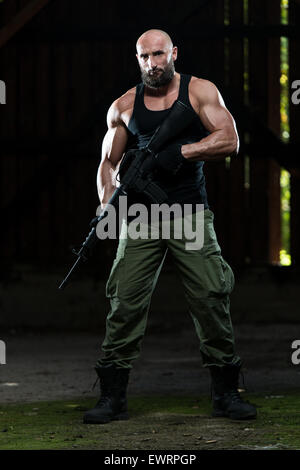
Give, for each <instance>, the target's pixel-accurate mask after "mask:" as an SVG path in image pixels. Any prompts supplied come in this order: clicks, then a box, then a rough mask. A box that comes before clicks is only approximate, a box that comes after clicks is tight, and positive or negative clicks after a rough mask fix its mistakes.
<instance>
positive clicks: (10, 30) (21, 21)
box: [0, 0, 49, 47]
mask: <svg viewBox="0 0 300 470" xmlns="http://www.w3.org/2000/svg"><path fill="white" fill-rule="evenodd" d="M47 3H49V0H32V1H31V2H30V3H29V4H28V5H26V7H24V8H22V10H21V11H20V12H19V13H17V14H16V16H15V17H14V18H13V19H12V20H11V21H10V22H9V23H8V24H7V25H6V26H4V27H3V28H2V29H1V30H0V47H2V46H4V44H6V43H7V41H9V40H10V39H11V38H12V37H13V36H14V35H15V34H16V33H17V32H18V31H19V30H20V29H21V28H23V26H24V25H25V24H26V23H28V21H30V20H31V19H32V18H33V17H34V16H35V15H36V14H37V13H38V12H39V11H40V10H41V9H42V8H44V7H45V6H46V5H47Z"/></svg>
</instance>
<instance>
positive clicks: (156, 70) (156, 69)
mask: <svg viewBox="0 0 300 470" xmlns="http://www.w3.org/2000/svg"><path fill="white" fill-rule="evenodd" d="M155 72H164V69H161V68H155V69H151V70H149V71H148V75H151V74H153V73H155Z"/></svg>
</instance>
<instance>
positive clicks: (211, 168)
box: [0, 0, 300, 268]
mask: <svg viewBox="0 0 300 470" xmlns="http://www.w3.org/2000/svg"><path fill="white" fill-rule="evenodd" d="M26 4H28V1H27V2H26V1H25V0H21V1H17V0H10V1H5V2H3V3H0V15H1V16H0V20H1V25H2V26H3V25H5V24H8V23H9V21H10V20H11V19H12V18H13V17H14V15H16V13H17V12H19V11H21V10H22V8H23V7H24V6H25V5H26ZM279 5H280V0H272V1H270V0H266V1H261V0H249V25H251V26H255V27H256V26H257V27H258V28H260V27H261V29H260V30H259V31H262V30H263V27H264V25H270V24H279V21H280V17H279ZM228 7H229V10H228V11H229V13H228V15H229V16H228V18H227V19H229V25H228V26H227V30H226V31H225V29H224V1H223V0H211V1H205V0H202V1H189V2H182V1H178V0H175V1H172V2H170V1H166V2H158V1H153V2H151V5H150V4H149V5H148V4H145V5H143V8H142V9H141V8H140V7H139V3H138V2H134V1H133V2H110V3H108V2H101V1H97V0H89V1H88V2H86V1H83V0H80V1H77V2H72V1H71V0H60V1H59V0H51V1H50V2H49V4H48V5H47V6H46V7H45V8H44V9H43V10H41V12H40V13H39V14H37V15H36V16H35V17H34V18H33V19H32V21H30V22H29V23H28V24H27V25H25V26H24V28H22V30H21V31H20V32H18V33H17V34H16V35H15V36H14V38H12V39H11V40H10V41H8V42H7V44H6V45H4V46H3V47H2V48H1V49H0V79H2V80H5V82H6V85H7V104H6V105H5V106H1V108H0V112H1V115H0V146H1V162H0V164H1V214H2V222H4V228H2V231H1V248H0V250H1V253H0V256H1V259H2V260H3V261H4V262H5V264H6V265H7V264H9V263H12V262H14V263H23V264H24V263H25V264H26V263H28V264H38V265H42V266H48V267H49V266H51V265H61V264H63V263H65V262H66V260H67V259H68V257H69V255H68V247H69V245H71V244H72V243H76V242H77V243H79V242H81V241H82V239H83V237H84V236H85V235H86V231H87V228H88V222H89V220H90V219H91V218H92V217H93V216H94V213H95V210H96V207H97V205H98V198H97V193H96V186H95V178H96V171H97V167H98V164H99V158H100V146H101V140H102V138H103V135H104V133H105V125H106V123H105V118H106V111H107V109H108V107H109V105H110V103H111V102H112V101H113V100H114V99H115V98H116V97H117V96H119V95H120V94H122V93H123V92H125V91H126V90H127V89H128V88H129V87H132V86H134V85H135V84H136V83H137V82H138V81H140V78H139V71H138V67H137V64H136V59H135V41H136V38H137V37H138V35H139V34H141V33H142V32H143V31H144V30H146V29H148V28H151V27H158V28H162V29H166V30H167V31H168V32H169V33H170V34H171V36H172V37H173V38H174V42H175V43H176V45H178V47H179V58H178V61H177V66H176V68H177V70H178V71H182V72H185V73H191V74H193V75H196V76H199V77H203V78H206V79H209V80H211V81H213V82H214V83H216V85H217V86H218V87H219V89H220V91H221V93H222V94H223V96H224V98H225V102H226V105H227V107H228V108H229V110H230V111H232V113H233V114H234V117H235V118H236V120H237V126H238V130H239V133H240V138H241V151H240V154H239V156H238V157H237V158H235V159H231V161H230V162H228V161H227V162H225V161H223V162H218V163H210V164H206V165H205V167H206V168H205V173H206V178H207V189H208V197H209V202H210V205H211V209H212V210H213V211H214V213H215V224H216V230H217V234H218V238H219V242H220V244H221V246H222V249H223V254H224V257H225V258H227V259H228V261H229V262H231V263H232V264H233V266H234V267H236V268H239V267H240V268H243V267H244V266H245V265H246V264H252V265H265V264H268V263H270V262H276V261H278V252H279V248H280V200H279V166H278V164H277V163H276V162H275V160H274V159H273V155H272V154H271V153H268V149H267V148H266V149H263V152H262V150H261V149H260V151H259V152H258V151H257V145H258V144H257V140H256V132H255V130H253V128H251V126H250V127H249V120H248V117H247V116H248V115H247V113H246V111H245V109H246V108H247V106H248V107H249V108H250V109H251V111H252V112H253V113H255V116H256V118H257V122H261V123H262V125H264V126H267V127H268V128H270V129H271V130H272V131H273V133H274V136H276V135H277V136H279V123H280V121H279V119H280V116H279V98H280V97H279V93H280V88H279V77H280V68H279V64H280V63H279V53H280V51H279V38H278V37H276V35H275V36H274V35H273V36H270V37H268V36H267V35H266V34H261V33H260V34H258V35H255V34H252V33H251V34H250V33H249V34H248V33H247V31H246V30H245V29H243V24H244V22H245V18H244V10H243V2H242V1H236V0H229V2H228ZM157 11H159V17H158V14H157ZM297 12H298V13H299V10H297ZM229 28H231V29H229ZM234 28H235V29H234ZM244 37H248V38H249V39H248V50H249V56H248V57H245V42H244ZM292 44H293V46H292V47H293V49H292V51H291V58H292V61H291V67H295V68H296V67H298V68H299V66H298V65H297V63H298V62H299V61H297V60H296V57H298V56H299V55H297V53H296V52H298V51H299V38H297V39H295V40H294V42H293V43H292ZM246 61H248V68H249V86H250V89H249V92H248V94H247V92H245V88H244V72H245V63H246ZM292 70H293V69H292ZM298 78H300V76H299V77H298ZM245 106H246V108H245ZM241 110H242V111H241ZM293 119H294V120H293V124H292V125H293V126H294V129H295V118H293ZM294 135H296V134H295V133H293V132H292V136H294ZM293 138H295V139H296V138H297V137H293ZM262 153H265V157H266V158H261V154H262ZM256 154H259V155H260V157H259V158H257V155H256ZM246 157H247V158H249V161H250V186H249V185H247V184H245V164H246V163H245V162H246ZM293 185H294V183H293ZM296 193H297V192H296V190H295V189H294V194H295V196H294V198H298V196H297V195H296ZM297 194H298V193H297ZM295 200H296V199H295ZM293 201H294V199H293ZM292 226H293V227H294V226H295V221H294V222H293V225H292ZM298 228H299V226H298ZM298 228H297V230H298ZM298 231H299V230H298ZM294 244H295V242H294ZM112 247H114V244H113V243H104V244H103V246H102V247H101V248H100V253H101V259H103V260H104V261H105V260H106V259H108V258H110V256H111V253H112V249H113V248H112ZM295 250H296V249H295V248H294V251H295ZM110 261H111V259H109V262H110ZM94 263H96V264H97V263H99V260H94Z"/></svg>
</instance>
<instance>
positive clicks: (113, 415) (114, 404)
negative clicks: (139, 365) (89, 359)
mask: <svg viewBox="0 0 300 470" xmlns="http://www.w3.org/2000/svg"><path fill="white" fill-rule="evenodd" d="M95 370H96V372H97V374H98V377H99V379H100V392H101V394H100V399H99V400H98V402H97V403H96V406H95V408H93V409H91V410H89V411H87V412H86V413H85V414H84V417H83V422H84V423H86V424H103V423H108V422H109V421H112V420H123V419H124V420H125V419H129V416H128V411H127V399H126V389H127V384H128V378H129V369H124V368H123V369H117V368H116V367H115V366H114V365H108V366H103V367H100V366H99V367H95Z"/></svg>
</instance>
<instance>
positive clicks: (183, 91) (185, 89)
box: [178, 73, 192, 106]
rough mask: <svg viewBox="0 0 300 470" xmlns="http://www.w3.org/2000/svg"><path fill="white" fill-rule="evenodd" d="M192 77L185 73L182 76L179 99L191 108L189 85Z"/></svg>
mask: <svg viewBox="0 0 300 470" xmlns="http://www.w3.org/2000/svg"><path fill="white" fill-rule="evenodd" d="M191 78H192V76H191V75H187V74H185V73H181V74H180V87H179V94H178V99H179V100H180V101H182V102H183V103H184V104H186V105H187V106H191V103H190V99H189V83H190V81H191Z"/></svg>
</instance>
